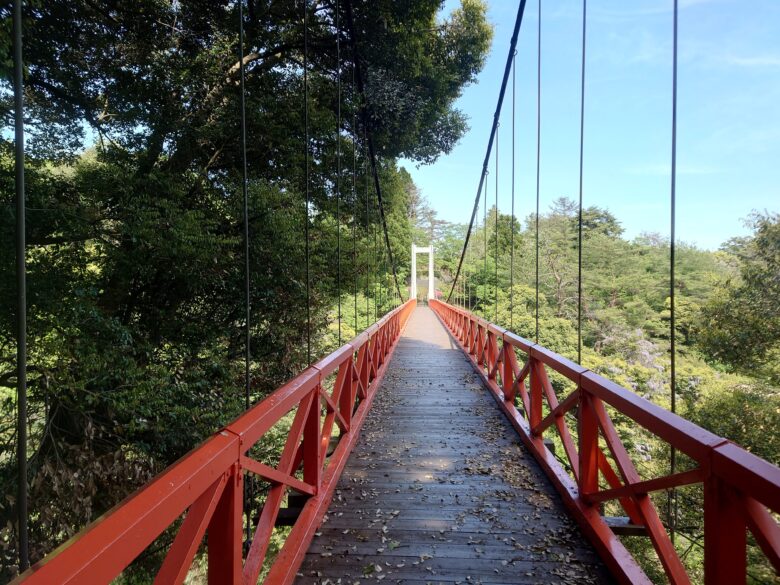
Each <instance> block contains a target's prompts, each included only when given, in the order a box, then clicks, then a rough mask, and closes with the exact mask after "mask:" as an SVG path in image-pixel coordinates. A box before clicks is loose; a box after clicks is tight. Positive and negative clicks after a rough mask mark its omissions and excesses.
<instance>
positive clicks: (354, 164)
mask: <svg viewBox="0 0 780 585" xmlns="http://www.w3.org/2000/svg"><path fill="white" fill-rule="evenodd" d="M350 97H351V98H352V101H353V102H354V101H355V66H354V65H353V66H352V85H351V88H350ZM357 141H358V137H357V114H356V113H355V112H353V114H352V201H353V207H352V269H353V271H354V273H355V285H354V287H353V290H352V297H353V300H354V303H355V335H357V334H358V331H360V330H359V329H358V276H359V275H358V259H357V223H358V195H357Z"/></svg>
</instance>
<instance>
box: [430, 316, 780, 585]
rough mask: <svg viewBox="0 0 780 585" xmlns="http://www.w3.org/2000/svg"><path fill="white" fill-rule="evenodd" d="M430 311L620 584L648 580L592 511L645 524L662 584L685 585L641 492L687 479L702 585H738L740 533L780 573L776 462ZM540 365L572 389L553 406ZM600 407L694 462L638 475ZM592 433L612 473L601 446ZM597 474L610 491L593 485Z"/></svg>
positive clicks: (526, 344) (481, 327) (742, 556)
mask: <svg viewBox="0 0 780 585" xmlns="http://www.w3.org/2000/svg"><path fill="white" fill-rule="evenodd" d="M431 307H432V308H433V310H434V311H435V312H436V313H437V314H438V315H439V317H440V318H441V320H442V321H443V322H444V323H445V325H446V326H447V327H448V328H449V329H450V331H451V332H452V333H453V334H454V336H455V338H456V339H457V341H458V343H459V344H460V345H461V347H462V348H463V350H464V351H465V352H466V354H467V355H468V356H469V358H470V359H471V361H472V362H473V364H474V365H475V366H476V367H477V369H478V371H479V372H480V374H481V376H482V378H483V380H484V381H485V382H486V384H487V385H488V387H489V389H490V391H491V393H492V395H493V397H494V398H495V400H496V401H497V402H498V404H499V405H500V407H501V409H502V410H503V411H504V413H505V414H506V416H507V417H508V418H509V420H510V422H511V423H512V425H513V426H514V427H515V429H516V430H517V431H518V433H519V434H520V436H521V438H522V440H523V442H524V443H525V445H526V446H527V447H528V448H529V449H530V450H531V452H532V453H533V454H534V456H535V457H536V459H537V460H538V461H539V463H540V464H541V466H542V467H543V469H544V470H545V472H546V473H547V475H548V476H549V478H550V479H551V480H552V482H553V484H554V485H555V487H556V488H557V489H558V491H559V492H560V494H561V496H562V497H563V500H564V502H565V504H566V505H567V507H568V508H569V510H570V512H571V513H572V514H573V516H574V517H575V518H576V520H577V521H578V523H579V524H580V526H581V528H582V530H583V532H584V533H585V535H586V536H587V537H588V538H589V539H590V541H591V542H592V543H593V545H594V546H595V548H596V549H597V551H598V553H599V555H600V556H601V557H602V559H603V560H604V562H605V563H606V564H607V566H608V567H609V569H610V570H611V572H612V573H613V575H615V576H616V577H617V578H618V579H619V580H620V581H621V582H623V583H650V580H649V579H648V577H647V576H646V575H645V573H644V572H643V571H642V569H641V568H640V567H639V565H638V564H637V562H636V561H635V559H634V558H633V557H632V556H631V554H630V553H629V552H628V551H627V550H626V549H625V547H624V546H623V545H622V544H621V542H620V540H619V539H618V537H617V536H616V535H615V533H614V532H613V530H612V529H611V528H610V527H609V526H608V525H607V523H606V521H605V520H604V518H603V517H602V515H601V514H600V510H599V506H600V504H602V503H604V502H607V501H614V500H617V501H618V502H619V503H620V504H621V505H622V507H623V509H624V510H625V513H626V515H627V516H628V517H629V518H630V520H631V522H632V523H633V524H637V525H640V526H641V527H644V529H645V530H646V532H647V535H648V536H649V538H650V540H651V541H652V543H653V546H654V547H655V550H656V552H657V554H658V558H659V560H660V562H661V564H662V566H663V569H664V571H665V573H666V575H667V577H668V579H669V581H670V582H671V583H673V584H678V583H690V577H689V576H688V574H687V573H686V569H685V567H684V565H683V563H682V561H681V559H680V557H679V555H678V554H677V551H676V550H675V548H674V546H673V544H672V541H671V539H670V537H669V535H668V533H667V530H666V528H665V527H664V525H663V524H662V522H661V519H660V516H659V514H658V511H657V510H656V508H655V506H654V504H653V502H652V500H651V499H650V497H649V495H648V494H649V493H651V492H654V491H658V490H665V489H669V488H673V487H679V486H687V485H691V484H694V483H703V486H704V574H705V581H706V583H708V584H723V585H735V584H739V583H745V582H746V574H747V566H746V565H747V560H746V558H747V532H748V530H749V531H750V532H751V533H752V534H753V537H754V538H755V541H756V543H757V544H758V545H759V546H760V547H761V549H762V550H763V552H764V554H765V555H766V557H767V558H768V560H769V561H770V563H771V564H772V565H773V566H774V569H775V571H776V572H778V573H779V574H780V526H778V523H777V521H776V520H775V517H774V516H773V515H772V514H773V513H774V514H777V513H778V512H780V468H777V467H775V466H774V465H772V464H770V463H768V462H766V461H764V460H763V459H761V458H759V457H756V456H755V455H752V454H751V453H748V452H747V451H745V450H744V449H742V448H740V447H738V446H737V445H735V444H733V443H731V442H729V441H727V440H725V439H723V438H721V437H718V436H716V435H714V434H712V433H710V432H709V431H706V430H704V429H702V428H701V427H699V426H697V425H695V424H693V423H691V422H689V421H687V420H685V419H683V418H681V417H679V416H677V415H675V414H672V413H671V412H669V411H667V410H664V409H662V408H660V407H659V406H656V405H655V404H653V403H652V402H649V401H648V400H645V399H643V398H641V397H639V396H637V395H636V394H635V393H633V392H630V391H628V390H626V389H625V388H622V387H620V386H618V385H617V384H615V383H613V382H610V381H609V380H606V379H605V378H602V377H601V376H599V375H597V374H594V373H593V372H590V371H588V370H587V369H585V368H583V367H582V366H580V365H578V364H576V363H574V362H571V361H569V360H567V359H566V358H564V357H561V356H560V355H558V354H556V353H553V352H551V351H550V350H548V349H545V348H544V347H542V346H540V345H537V344H535V343H532V342H530V341H528V340H526V339H523V338H522V337H519V336H517V335H515V334H513V333H511V332H509V331H507V330H505V329H502V328H501V327H498V326H496V325H494V324H492V323H489V322H487V321H485V320H483V319H480V318H479V317H477V316H475V315H473V314H471V313H470V312H468V311H466V310H464V309H461V308H458V307H453V306H451V305H448V304H446V303H443V302H441V301H431ZM518 353H519V354H520V355H521V356H523V360H524V361H525V363H524V364H523V365H522V366H521V365H520V363H518V359H517V356H518ZM547 368H551V369H552V370H554V371H555V372H558V373H559V374H561V375H563V376H564V377H566V378H568V379H569V380H571V381H572V382H574V383H576V389H575V390H574V391H572V392H571V393H570V394H569V395H568V396H567V397H566V398H564V399H563V400H562V401H560V402H559V401H558V398H557V397H556V395H555V392H554V390H553V387H552V385H551V384H550V380H549V378H548V375H547ZM516 404H517V405H518V406H519V408H518V407H517V406H516ZM605 405H609V406H611V407H612V408H614V409H615V410H616V411H617V412H619V413H621V414H622V415H624V416H627V417H628V418H630V419H632V420H633V421H635V422H636V423H638V424H639V425H640V426H641V427H644V428H645V429H647V430H648V431H650V432H651V433H652V434H653V435H655V436H656V437H657V438H659V439H661V440H662V441H665V442H666V443H668V444H669V445H671V446H674V447H675V448H676V449H678V450H679V451H681V452H682V453H684V454H686V455H687V456H688V457H690V458H691V459H692V460H694V461H695V462H696V463H697V465H698V466H697V467H696V468H695V469H692V470H690V471H683V472H680V473H675V474H674V475H667V476H665V477H659V478H655V479H650V480H644V481H643V480H642V479H641V478H640V477H639V474H638V473H637V470H636V468H635V467H634V464H633V462H632V461H631V459H630V457H629V455H628V452H627V451H626V448H625V447H624V445H623V443H622V442H621V440H620V437H619V436H618V434H617V432H616V430H615V427H614V425H613V424H612V420H611V418H610V416H609V413H608V412H607V409H606V407H605ZM574 411H576V413H575V416H576V420H577V436H578V437H577V442H576V443H575V440H574V439H573V438H572V435H571V432H570V430H569V428H568V426H567V424H566V422H565V421H564V415H565V414H566V413H569V412H574ZM545 412H546V414H545ZM553 429H554V431H555V432H556V433H557V435H558V438H559V440H560V442H561V443H562V444H563V450H564V452H565V457H566V460H567V461H568V464H569V466H570V469H571V473H568V472H567V471H566V470H565V469H564V467H563V465H561V463H559V461H558V460H557V459H556V458H555V456H554V454H553V453H552V452H551V451H550V449H548V448H547V446H546V445H545V443H544V434H545V432H546V431H549V430H553ZM600 438H601V439H602V440H603V443H604V444H605V445H606V446H607V449H608V453H609V454H610V455H611V458H612V460H613V461H614V463H615V465H616V467H617V471H616V470H615V469H614V468H613V466H612V463H610V460H609V458H608V457H607V454H606V453H605V452H604V450H603V449H602V447H601V446H600V443H599V439H600ZM599 474H601V477H602V478H603V480H604V483H605V484H606V485H608V486H609V489H601V488H600V487H599ZM770 511H771V512H770Z"/></svg>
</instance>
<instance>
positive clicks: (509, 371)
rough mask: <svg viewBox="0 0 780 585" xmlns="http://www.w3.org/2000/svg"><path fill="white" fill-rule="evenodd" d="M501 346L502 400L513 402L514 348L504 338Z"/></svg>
mask: <svg viewBox="0 0 780 585" xmlns="http://www.w3.org/2000/svg"><path fill="white" fill-rule="evenodd" d="M501 347H502V349H503V351H504V363H503V372H502V373H501V383H502V390H503V391H504V400H505V401H507V402H511V403H512V404H514V403H515V393H514V392H513V390H512V388H513V386H514V382H515V364H516V363H517V358H516V357H515V348H514V347H513V346H512V344H510V343H507V341H506V339H504V340H503V342H502V346H501Z"/></svg>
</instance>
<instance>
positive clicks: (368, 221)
mask: <svg viewBox="0 0 780 585" xmlns="http://www.w3.org/2000/svg"><path fill="white" fill-rule="evenodd" d="M362 146H363V176H364V178H365V181H364V183H365V196H366V242H368V245H369V252H368V253H367V254H366V327H368V322H369V320H370V319H371V305H370V301H369V299H370V298H371V293H372V292H373V291H372V290H371V287H372V286H373V283H372V282H371V270H373V262H372V256H371V250H370V245H371V200H370V198H369V196H368V150H367V149H366V131H365V129H363V144H362Z"/></svg>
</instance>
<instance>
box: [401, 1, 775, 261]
mask: <svg viewBox="0 0 780 585" xmlns="http://www.w3.org/2000/svg"><path fill="white" fill-rule="evenodd" d="M458 4H459V2H457V1H454V0H447V2H446V3H445V9H444V10H445V12H446V11H449V10H452V9H453V8H454V7H456V6H457V5H458ZM581 7H582V4H581V0H556V1H555V2H549V1H547V2H544V0H543V2H542V14H543V16H542V155H541V161H542V162H541V206H542V208H543V209H545V208H547V207H548V205H549V203H550V202H551V201H552V200H553V199H555V198H557V197H561V196H568V197H570V198H572V199H576V198H577V196H578V164H579V107H580V106H579V103H580V100H579V88H580V43H581V10H582V8H581ZM671 7H672V1H671V0H631V1H630V2H629V1H626V0H590V2H588V31H587V40H588V48H587V61H586V104H585V174H584V188H583V196H584V204H585V205H586V206H588V205H598V206H600V207H606V208H608V209H609V210H610V211H612V212H613V213H614V214H615V215H616V216H617V217H618V218H619V219H620V220H621V221H622V223H623V226H624V227H625V228H626V235H627V236H628V237H634V236H636V235H638V234H640V233H642V232H658V233H661V234H663V235H668V234H669V209H670V208H669V189H670V172H669V170H670V166H671V165H670V161H671V154H670V141H671V79H672V70H671V64H672V53H671V49H672V34H671V33H672V9H671ZM516 10H517V3H516V2H515V1H510V0H492V1H490V2H489V19H490V21H491V23H492V24H493V25H494V27H495V38H494V43H493V47H492V51H491V54H490V56H489V58H488V61H487V64H486V66H485V68H484V70H483V71H482V73H481V74H480V76H479V80H478V82H477V83H476V84H474V85H471V86H469V87H467V88H466V89H465V91H464V93H463V96H462V97H461V98H460V100H459V101H458V104H457V107H458V108H459V109H461V110H462V111H463V112H464V113H465V114H466V115H467V116H468V118H469V125H470V127H471V130H470V131H469V132H468V133H467V134H466V136H464V138H463V139H462V141H461V142H460V144H459V145H458V146H457V147H456V148H455V149H454V150H453V152H452V153H451V154H450V155H448V156H443V157H441V158H440V159H439V161H437V162H436V163H435V164H433V165H430V166H425V167H420V168H416V167H415V165H414V164H411V163H409V162H408V161H402V163H403V164H405V166H406V168H407V169H408V170H409V171H410V172H411V173H412V176H413V177H414V180H415V182H416V183H417V185H418V186H419V187H420V188H421V189H422V191H423V193H424V195H425V196H426V197H427V199H428V200H429V201H430V203H431V205H432V206H433V207H434V208H435V209H436V210H437V211H438V212H439V215H440V217H441V218H442V219H446V220H449V221H454V222H463V223H465V222H467V221H468V218H469V214H470V212H471V206H472V205H473V200H474V196H475V193H476V188H477V183H478V180H479V172H480V168H481V165H482V160H483V157H484V153H485V148H486V146H487V139H488V132H489V131H490V121H491V119H492V116H493V111H494V108H495V103H496V99H497V96H498V90H499V84H500V81H501V75H502V73H503V67H504V63H505V59H506V54H507V50H508V46H509V38H510V36H511V33H512V26H513V23H514V17H515V14H516ZM537 18H538V11H537V1H536V0H529V2H528V5H527V8H526V14H525V19H524V22H523V26H522V29H521V32H520V40H519V43H518V55H517V94H516V100H517V114H516V130H515V133H516V144H515V159H516V167H515V168H516V183H515V210H516V211H515V212H516V214H517V215H518V217H524V216H525V215H527V214H528V213H530V212H532V211H533V209H534V206H535V192H536V191H535V190H536V174H535V173H536V170H535V169H536V25H537ZM678 84H679V87H678V91H679V94H678V100H679V101H678V159H677V161H678V179H677V181H678V182H677V230H678V238H679V239H681V240H684V241H686V242H692V243H696V244H697V245H699V246H701V247H704V248H709V249H715V248H717V247H718V246H719V245H720V244H721V243H722V242H723V241H725V240H726V239H728V238H730V237H732V236H736V235H742V234H746V233H748V230H747V229H746V228H745V226H744V225H743V222H742V219H743V218H745V217H746V216H747V215H748V214H749V213H750V212H751V211H752V210H754V209H756V210H769V211H775V212H776V211H780V2H778V1H777V0H751V1H750V2H745V1H744V0H743V1H740V0H680V12H679V79H678ZM511 99H512V93H511V87H510V88H509V89H508V92H507V100H506V101H505V102H504V109H503V112H502V117H501V127H500V129H499V155H500V160H499V188H498V190H499V208H500V209H501V210H502V211H505V212H508V211H509V209H510V197H511V181H510V169H511V127H512V121H511ZM493 173H495V168H494V162H491V176H490V187H489V194H488V197H489V199H488V202H489V204H492V202H493V201H494V198H495V190H494V185H495V176H494V175H493Z"/></svg>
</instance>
